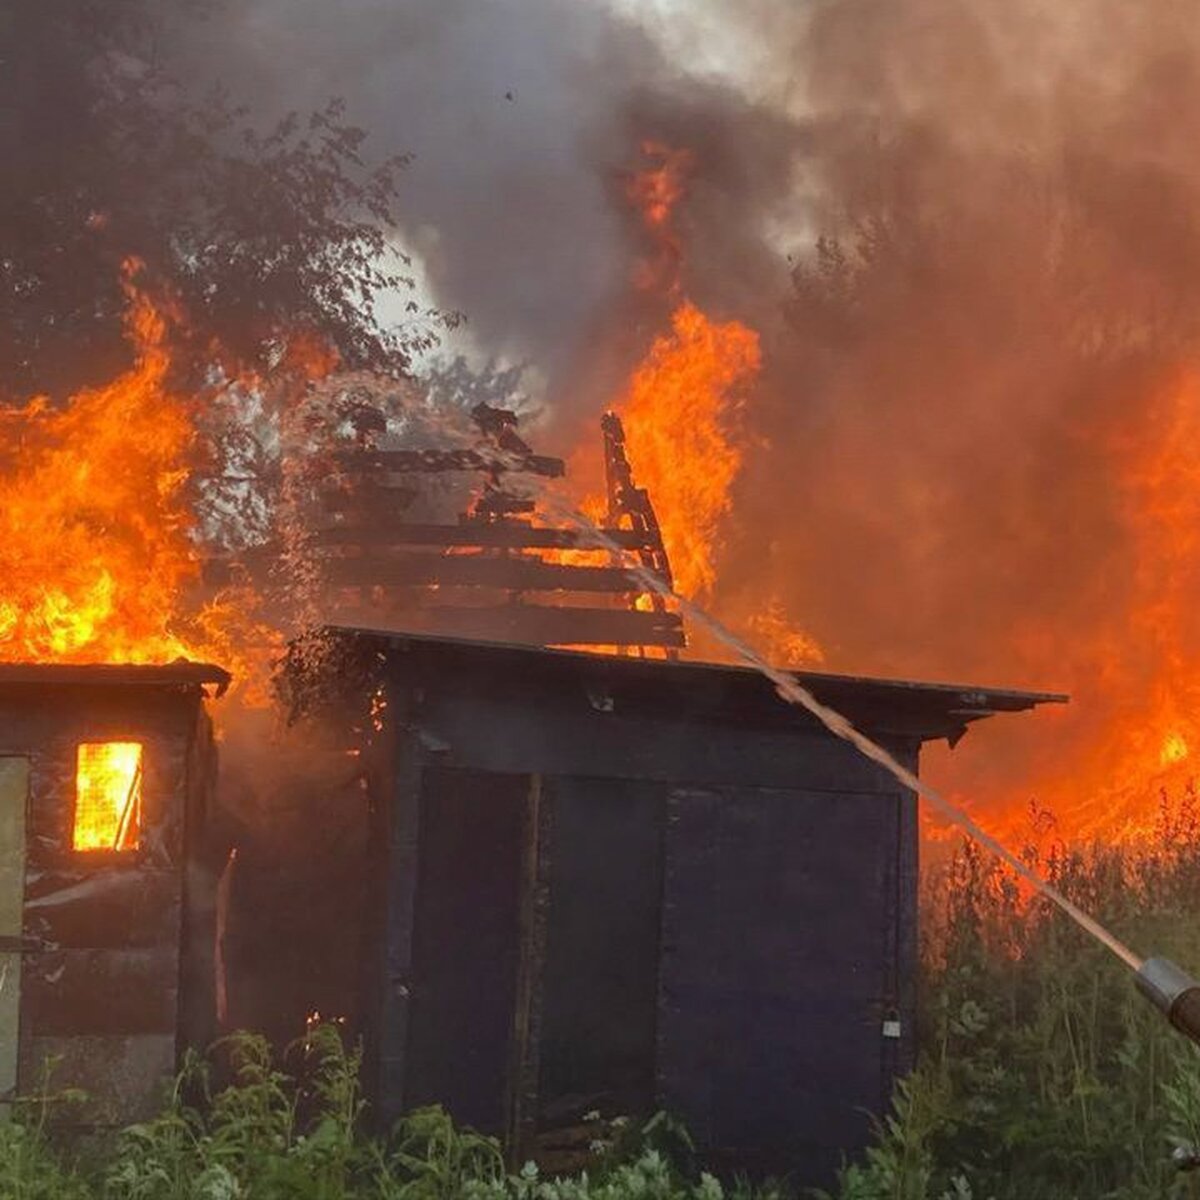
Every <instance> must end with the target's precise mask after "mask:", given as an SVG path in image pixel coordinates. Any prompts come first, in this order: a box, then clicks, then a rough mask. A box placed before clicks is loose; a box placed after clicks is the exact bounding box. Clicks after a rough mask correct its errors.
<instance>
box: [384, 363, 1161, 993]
mask: <svg viewBox="0 0 1200 1200" xmlns="http://www.w3.org/2000/svg"><path fill="white" fill-rule="evenodd" d="M365 390H368V391H370V390H371V388H370V387H369V386H368V387H366V388H365ZM410 415H413V416H418V415H419V417H420V418H421V420H422V421H423V422H424V423H425V424H426V425H427V426H428V427H429V428H432V429H436V430H437V431H438V432H440V433H441V434H443V435H444V436H446V437H448V438H449V439H450V440H451V441H453V442H455V443H458V444H460V445H462V446H477V445H478V442H479V432H478V430H477V429H474V430H473V429H472V428H471V427H470V426H469V425H468V424H467V421H466V416H465V414H462V413H451V412H445V411H442V412H438V411H437V410H435V409H432V408H429V407H424V406H422V407H420V408H419V409H418V408H416V407H413V408H411V409H410ZM488 449H489V453H490V454H491V455H492V456H493V457H494V458H495V459H496V460H497V461H500V462H505V461H507V460H511V462H510V465H511V467H512V469H514V470H520V469H521V463H520V461H519V456H518V455H513V454H511V453H510V452H508V451H506V450H504V449H502V448H500V447H493V446H489V447H488ZM536 487H537V490H538V491H539V492H540V496H539V497H538V498H539V499H540V501H541V503H542V505H543V507H544V508H545V510H546V511H547V512H548V513H550V514H551V515H552V516H553V517H554V518H556V519H557V520H559V521H561V522H562V523H564V524H566V525H570V526H571V527H572V528H574V529H575V530H576V531H577V532H578V533H579V534H580V536H581V537H582V538H583V539H584V540H585V541H587V542H589V543H590V544H591V545H592V546H593V547H594V548H595V549H597V550H605V551H607V552H608V553H609V554H610V555H611V556H612V557H613V560H614V562H617V563H620V564H621V565H622V569H623V570H625V571H626V573H627V574H628V575H629V576H630V578H632V579H634V580H635V581H636V582H637V583H638V585H639V586H640V588H641V589H642V590H643V591H645V592H648V593H649V592H652V593H654V594H656V595H658V596H661V597H662V598H663V599H664V600H670V601H672V602H673V603H674V604H676V605H677V606H678V608H679V610H680V612H681V613H682V614H683V615H684V616H685V617H687V619H688V620H690V621H691V622H692V623H693V624H694V625H698V626H702V627H703V628H705V629H707V630H708V632H709V633H711V634H712V636H713V637H715V638H716V639H717V640H718V641H719V642H721V643H722V644H724V645H725V646H727V647H728V648H729V649H730V650H732V651H733V652H734V653H735V654H736V655H737V656H738V657H739V658H740V659H742V661H743V662H745V663H746V664H747V665H748V666H750V667H753V668H754V670H756V671H758V672H759V674H761V675H764V676H765V677H766V678H767V679H769V680H770V681H771V683H773V684H774V685H775V689H776V691H777V692H778V694H779V695H780V697H781V698H782V699H783V700H785V701H786V702H787V703H788V704H793V705H795V706H796V707H798V708H803V709H805V710H807V711H808V712H809V713H811V714H812V716H814V717H815V718H816V719H817V720H818V721H820V723H821V724H822V725H823V726H824V727H825V728H826V729H828V730H829V732H830V733H832V734H833V735H834V736H835V737H839V738H841V739H842V740H843V741H846V742H849V743H850V744H851V745H852V746H854V747H855V748H856V749H857V750H858V751H859V752H860V753H862V754H864V755H865V756H866V757H867V758H869V759H871V760H872V761H873V762H876V763H878V764H879V765H880V766H881V767H883V769H884V770H885V771H887V772H888V773H889V774H891V775H892V776H893V777H894V778H895V779H896V780H897V781H898V782H899V783H901V784H903V786H904V787H906V788H909V789H910V790H911V791H913V792H914V793H916V794H917V795H918V796H921V797H923V798H924V799H925V800H927V801H928V802H929V803H930V804H931V805H932V806H933V807H934V808H935V809H937V811H938V812H940V813H941V814H942V815H943V816H945V817H946V818H947V819H948V820H950V821H951V822H953V823H954V824H955V825H957V826H958V827H959V828H960V829H962V830H964V831H965V832H966V833H967V834H968V836H970V837H971V838H972V839H973V840H974V841H975V842H977V843H978V844H979V845H981V846H983V847H984V848H985V849H987V850H990V851H991V852H992V853H993V854H994V855H995V856H996V857H997V858H998V859H1000V861H1001V862H1003V863H1006V864H1007V865H1008V866H1009V867H1011V868H1012V870H1013V871H1014V872H1015V873H1016V874H1017V875H1018V876H1019V877H1020V878H1022V879H1024V880H1025V881H1026V882H1027V883H1028V884H1029V885H1030V886H1031V887H1033V888H1034V889H1036V890H1037V891H1038V892H1040V893H1041V894H1042V895H1043V896H1045V897H1046V898H1047V899H1048V900H1050V901H1051V902H1052V903H1053V904H1055V905H1057V906H1058V908H1060V909H1061V910H1062V911H1063V912H1064V913H1065V914H1066V915H1067V916H1068V917H1069V918H1070V919H1071V920H1072V921H1074V922H1075V924H1076V925H1078V926H1079V928H1080V929H1082V930H1083V931H1084V932H1085V933H1087V934H1089V935H1090V936H1091V937H1093V938H1095V940H1096V941H1097V942H1099V943H1100V944H1101V945H1102V946H1104V947H1105V949H1107V950H1109V951H1111V953H1112V954H1114V955H1115V956H1116V957H1117V958H1118V959H1119V960H1120V961H1121V962H1122V963H1123V964H1124V965H1125V966H1127V967H1128V968H1129V969H1130V970H1131V971H1134V972H1135V973H1136V972H1137V971H1138V970H1140V968H1141V966H1142V963H1143V962H1144V959H1143V958H1142V957H1141V956H1140V955H1138V954H1136V953H1135V952H1134V951H1133V950H1131V949H1130V948H1129V947H1128V946H1126V945H1125V943H1124V942H1122V941H1121V940H1120V939H1119V938H1118V937H1116V935H1115V934H1113V933H1111V932H1110V931H1109V930H1107V929H1106V928H1105V927H1104V926H1103V925H1101V924H1100V922H1099V921H1097V920H1096V919H1095V918H1094V917H1092V916H1090V915H1089V914H1088V913H1086V912H1084V911H1083V909H1081V908H1080V907H1079V906H1078V905H1076V904H1075V903H1073V902H1072V901H1071V900H1069V899H1068V898H1067V897H1066V896H1064V895H1063V894H1062V892H1060V891H1059V890H1058V889H1057V888H1056V887H1054V886H1053V884H1051V883H1049V882H1048V881H1047V880H1045V879H1043V878H1042V877H1041V876H1040V875H1039V874H1038V873H1037V872H1036V871H1034V870H1033V869H1032V868H1031V867H1030V866H1029V865H1028V864H1027V863H1025V862H1023V861H1022V860H1021V859H1020V858H1018V857H1017V856H1016V855H1015V854H1013V852H1012V851H1011V850H1009V849H1008V848H1007V847H1006V846H1004V845H1003V844H1002V843H1001V842H998V841H997V840H996V839H995V838H994V837H993V836H992V835H991V834H990V833H988V832H987V831H986V830H985V829H982V828H980V826H979V825H978V824H976V822H975V821H974V819H973V818H972V817H971V816H970V815H969V814H968V813H966V812H964V811H963V810H962V809H961V808H959V807H958V806H957V805H956V804H952V803H951V802H950V801H949V800H947V799H946V797H945V796H943V795H942V794H941V793H940V792H939V791H937V789H936V788H933V787H930V786H929V784H927V783H924V782H922V781H921V780H920V779H918V778H917V776H916V775H914V774H913V772H912V771H910V770H909V769H908V768H907V767H905V766H904V765H903V764H902V763H900V762H899V761H897V759H895V758H894V757H893V756H892V755H891V754H889V753H888V751H887V750H885V749H884V748H883V747H882V746H880V745H879V744H878V743H876V742H874V741H872V740H871V739H870V738H869V737H867V736H866V734H864V733H862V732H861V731H860V730H858V729H856V728H855V727H854V725H853V724H852V723H851V722H850V721H849V720H847V719H846V718H845V717H844V716H842V714H841V713H839V712H838V711H836V709H832V708H830V707H829V706H828V705H826V704H822V703H821V702H820V701H819V700H818V699H817V698H816V697H815V696H814V695H813V694H812V693H811V692H810V691H809V690H808V689H807V688H806V687H804V685H803V684H801V683H800V681H799V680H798V679H797V678H796V676H795V675H793V674H792V673H790V672H788V671H784V670H781V669H780V668H778V667H773V666H771V664H770V663H768V662H767V661H766V659H764V658H763V657H762V656H761V655H760V654H758V653H757V651H755V650H754V649H753V648H752V647H751V646H749V645H748V644H747V643H746V642H744V641H743V640H742V639H741V638H740V637H738V636H737V634H735V633H733V632H732V630H729V629H727V628H726V627H725V626H724V625H723V624H721V622H720V621H718V620H717V618H716V617H714V616H712V615H711V614H710V613H709V612H707V611H706V610H705V609H703V608H701V607H700V606H699V605H698V604H696V603H695V602H694V601H691V600H689V599H687V597H685V596H680V595H679V594H678V593H676V592H675V591H674V590H673V589H672V588H670V587H669V586H668V585H667V583H666V581H665V580H663V579H661V578H660V577H659V576H658V575H656V574H655V573H654V572H653V571H651V570H649V569H647V568H646V567H644V566H642V565H641V564H640V563H630V562H629V561H628V555H627V554H626V552H625V551H624V550H623V549H622V548H621V547H620V546H618V545H617V543H616V542H614V541H613V539H612V538H610V537H608V536H607V535H606V534H605V532H604V531H603V530H602V529H600V528H599V527H598V526H597V525H596V524H595V523H594V522H593V521H591V520H590V519H589V518H588V517H586V516H585V515H584V514H583V513H581V512H578V511H577V510H576V509H575V508H574V507H573V505H571V504H570V503H567V502H565V501H564V500H563V498H562V497H561V496H560V495H558V494H556V493H555V492H553V491H552V490H551V489H550V488H549V487H547V486H546V484H545V483H544V482H543V481H538V483H537V484H536Z"/></svg>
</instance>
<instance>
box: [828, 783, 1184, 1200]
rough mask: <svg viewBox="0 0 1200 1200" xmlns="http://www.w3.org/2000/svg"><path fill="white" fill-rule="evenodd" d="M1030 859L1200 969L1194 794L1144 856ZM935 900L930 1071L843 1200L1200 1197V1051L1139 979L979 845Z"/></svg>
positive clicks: (928, 994)
mask: <svg viewBox="0 0 1200 1200" xmlns="http://www.w3.org/2000/svg"><path fill="white" fill-rule="evenodd" d="M1025 853H1026V857H1027V859H1028V861H1030V862H1031V864H1032V865H1034V866H1035V867H1036V868H1037V869H1038V870H1039V871H1041V872H1042V873H1044V874H1045V875H1046V876H1047V877H1048V878H1049V879H1050V881H1051V882H1052V883H1053V884H1054V885H1055V886H1056V887H1057V888H1059V889H1060V890H1061V891H1063V892H1065V893H1066V894H1067V895H1068V896H1070V897H1072V898H1073V899H1074V900H1076V902H1077V903H1079V904H1080V905H1081V906H1082V907H1084V908H1085V909H1087V910H1088V911H1090V912H1092V913H1094V914H1096V915H1097V916H1098V917H1099V918H1100V919H1101V920H1102V921H1103V923H1104V924H1105V925H1107V926H1108V927H1109V928H1111V929H1112V930H1113V931H1114V932H1115V933H1116V934H1117V936H1118V937H1120V938H1121V939H1122V940H1123V941H1125V942H1126V943H1127V944H1129V945H1132V946H1134V947H1136V948H1138V949H1141V950H1142V951H1143V952H1146V953H1150V952H1153V953H1155V954H1162V955H1165V956H1166V957H1169V958H1172V959H1174V960H1175V961H1176V962H1178V963H1179V964H1180V965H1181V966H1183V967H1184V968H1185V969H1189V970H1192V971H1193V972H1194V971H1195V970H1196V968H1197V967H1200V927H1198V926H1197V925H1196V923H1195V921H1194V919H1193V917H1192V913H1191V909H1192V906H1193V905H1194V903H1195V898H1196V897H1197V896H1200V836H1198V830H1197V822H1196V817H1195V811H1194V798H1193V797H1192V796H1191V795H1190V794H1189V795H1188V796H1186V797H1184V799H1183V801H1182V802H1181V803H1180V804H1179V805H1176V806H1174V807H1172V806H1168V805H1167V804H1165V803H1164V805H1163V809H1162V813H1161V817H1160V820H1159V823H1158V828H1157V830H1156V833H1155V835H1154V837H1153V838H1152V839H1151V840H1150V841H1149V842H1148V843H1146V844H1143V845H1140V846H1139V847H1137V848H1136V849H1128V848H1126V849H1119V848H1113V847H1095V848H1093V849H1090V850H1087V851H1082V850H1073V849H1068V848H1067V847H1065V846H1064V845H1062V844H1061V843H1052V844H1051V845H1049V846H1048V847H1043V848H1035V847H1029V848H1028V849H1027V850H1026V852H1025ZM925 908H926V916H925V922H926V926H927V928H930V935H929V944H928V946H927V948H926V955H925V958H926V966H925V979H924V985H923V986H924V997H923V1001H922V1016H923V1019H924V1026H925V1027H924V1029H923V1030H922V1038H921V1044H922V1048H923V1057H922V1062H921V1065H920V1067H919V1069H918V1070H917V1071H916V1073H915V1074H914V1075H913V1076H912V1077H911V1078H910V1079H909V1080H906V1081H905V1082H904V1083H903V1084H902V1085H901V1087H900V1088H899V1089H898V1090H897V1094H896V1098H895V1105H894V1110H893V1113H892V1115H891V1116H890V1117H889V1118H887V1120H886V1121H884V1122H883V1123H881V1124H880V1125H879V1126H878V1128H877V1132H876V1140H875V1144H874V1146H873V1147H872V1148H871V1149H870V1151H868V1153H867V1156H866V1159H865V1161H863V1162H860V1163H856V1164H853V1165H850V1166H848V1167H847V1168H846V1169H845V1170H844V1171H843V1173H842V1177H841V1191H840V1195H841V1197H842V1200H876V1198H879V1200H882V1198H884V1197H887V1198H888V1200H927V1198H928V1200H943V1198H948V1200H968V1198H971V1200H1064V1198H1067V1197H1076V1196H1078V1197H1106V1198H1109V1200H1150V1198H1151V1197H1164V1196H1192V1195H1200V1188H1198V1186H1197V1181H1196V1176H1194V1175H1192V1174H1184V1173H1181V1172H1180V1171H1179V1170H1178V1166H1179V1164H1180V1163H1182V1162H1185V1161H1187V1160H1188V1159H1189V1157H1190V1156H1191V1155H1192V1154H1193V1152H1194V1149H1195V1148H1196V1147H1200V1053H1198V1052H1197V1051H1196V1049H1195V1048H1194V1047H1193V1046H1192V1045H1191V1044H1190V1043H1189V1042H1187V1041H1185V1040H1184V1039H1183V1038H1182V1037H1181V1036H1180V1035H1179V1034H1177V1033H1175V1032H1174V1031H1173V1030H1172V1029H1170V1027H1169V1026H1168V1025H1167V1024H1166V1022H1165V1021H1164V1020H1163V1019H1162V1017H1161V1015H1160V1014H1159V1013H1158V1012H1157V1011H1156V1010H1154V1009H1153V1008H1152V1007H1151V1006H1150V1005H1149V1004H1148V1003H1147V1002H1146V1001H1145V1000H1144V999H1143V998H1142V997H1140V996H1139V995H1137V993H1136V991H1135V988H1134V985H1133V980H1132V978H1131V975H1130V973H1129V971H1128V970H1127V969H1126V968H1124V967H1122V966H1121V965H1120V964H1119V963H1118V962H1117V961H1116V959H1114V958H1113V957H1112V956H1111V955H1110V954H1109V952H1108V951H1107V950H1105V949H1103V948H1102V947H1100V946H1098V945H1097V944H1096V943H1095V942H1093V941H1092V940H1091V939H1090V938H1089V937H1088V936H1087V935H1086V934H1083V933H1082V932H1080V931H1079V930H1077V929H1076V928H1075V927H1074V926H1073V925H1072V924H1071V923H1070V922H1069V921H1067V920H1065V919H1064V918H1063V916H1062V914H1061V913H1059V912H1058V911H1057V910H1055V909H1053V908H1052V907H1051V906H1050V905H1049V903H1048V902H1046V901H1044V900H1042V899H1041V898H1040V897H1034V898H1030V897H1028V896H1025V895H1023V894H1022V892H1021V890H1020V888H1019V887H1018V885H1017V883H1016V882H1015V880H1014V879H1013V877H1012V876H1011V875H1010V874H1009V873H1008V872H1006V871H1004V870H1003V869H1001V868H1000V867H999V866H997V865H996V864H994V863H992V862H991V860H990V859H988V858H986V857H985V856H984V855H983V854H982V853H981V852H979V851H978V850H976V849H975V848H974V847H971V846H965V847H963V848H962V849H961V850H960V851H959V852H958V853H957V854H956V855H955V856H954V858H953V860H952V862H950V864H949V865H948V867H947V868H946V869H945V871H944V872H943V873H942V875H941V877H940V878H939V879H938V880H937V881H936V883H935V884H934V885H932V886H931V888H930V894H929V896H928V897H927V903H926V906H925ZM1173 1151H1174V1152H1175V1153H1174V1158H1173V1156H1172V1152H1173Z"/></svg>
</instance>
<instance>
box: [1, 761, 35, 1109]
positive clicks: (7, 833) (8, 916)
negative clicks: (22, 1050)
mask: <svg viewBox="0 0 1200 1200" xmlns="http://www.w3.org/2000/svg"><path fill="white" fill-rule="evenodd" d="M28 794H29V760H28V759H27V758H0V937H12V938H20V936H21V933H22V926H23V922H24V903H25V801H26V797H27V796H28ZM20 1015H21V954H20V952H19V951H17V952H10V953H3V952H0V1114H7V1112H8V1106H7V1105H6V1104H5V1103H4V1100H5V1098H6V1097H9V1096H11V1095H12V1094H13V1093H14V1092H15V1090H16V1086H17V1053H18V1046H19V1044H20V1027H19V1022H20Z"/></svg>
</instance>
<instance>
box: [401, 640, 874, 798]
mask: <svg viewBox="0 0 1200 1200" xmlns="http://www.w3.org/2000/svg"><path fill="white" fill-rule="evenodd" d="M596 657H597V668H598V671H597V674H596V675H594V676H592V687H593V689H594V693H593V695H591V696H589V695H588V694H587V692H586V691H585V687H586V686H587V684H586V683H585V681H581V682H580V685H579V688H578V690H577V692H576V693H575V694H574V695H569V694H563V693H559V692H554V693H550V694H548V695H546V696H545V697H544V702H537V703H535V702H532V701H531V700H530V699H529V698H528V697H527V696H525V695H523V694H522V693H521V692H520V691H519V690H518V689H517V687H515V686H514V687H512V688H511V689H505V690H504V691H503V692H501V691H500V690H499V689H496V692H495V693H494V694H486V693H483V691H482V688H483V686H486V685H480V683H479V681H477V680H475V679H467V680H465V681H463V683H462V686H463V687H464V688H465V687H478V688H479V690H480V694H475V695H469V694H467V695H447V694H445V693H444V692H443V691H441V690H439V689H438V687H437V685H436V683H428V684H426V685H425V686H424V690H423V704H422V708H421V714H420V731H421V733H422V735H423V736H425V737H427V738H429V739H431V741H432V742H433V744H438V745H444V746H446V747H448V749H447V750H446V751H445V755H446V761H447V763H448V764H452V765H454V766H460V767H473V768H478V769H481V770H487V771H503V772H513V773H519V772H532V771H541V772H543V773H544V774H545V775H547V776H550V775H593V776H597V777H600V778H623V779H646V780H660V781H663V782H668V783H675V784H682V783H695V784H717V783H728V784H735V783H758V784H762V785H764V786H773V787H797V786H804V787H806V788H808V789H812V790H827V791H829V792H830V793H833V794H838V793H840V792H842V791H844V790H846V789H848V788H849V789H853V790H854V791H856V792H875V793H882V794H889V793H893V792H894V791H895V789H896V781H895V780H894V779H893V778H892V776H891V775H890V774H889V773H888V772H887V771H885V770H884V769H883V768H882V767H881V766H879V764H878V763H874V762H872V761H871V760H870V759H868V758H866V757H865V756H864V755H862V754H860V753H859V752H858V751H857V750H856V749H855V748H854V747H853V746H851V745H850V744H849V743H848V742H843V741H840V740H838V739H836V738H833V737H830V736H829V735H828V734H827V733H825V732H823V731H821V730H817V729H812V728H808V727H806V726H804V725H803V724H802V723H801V722H800V720H799V719H797V721H796V725H795V727H794V728H793V729H790V730H788V729H777V730H759V729H753V728H744V727H739V726H736V725H732V724H731V723H722V722H720V721H713V720H705V719H703V718H702V717H699V716H697V715H696V714H695V713H688V712H683V711H681V712H679V713H678V714H677V715H674V716H673V717H670V716H663V715H662V714H659V715H657V716H652V715H648V714H647V713H646V712H645V711H641V710H631V711H627V712H626V711H623V710H622V706H621V704H620V702H619V701H618V702H617V704H616V708H615V710H614V711H608V712H606V711H602V710H598V709H597V708H596V707H595V706H594V705H595V704H596V703H603V702H604V700H605V697H604V695H603V684H602V682H600V681H601V679H602V676H601V675H600V674H599V672H600V671H602V670H603V668H604V666H605V658H606V657H608V656H600V655H597V656H596ZM515 682H519V681H515ZM401 703H402V700H401V699H400V698H399V697H398V699H397V701H396V702H395V703H394V705H393V711H406V710H404V709H402V708H400V704H401ZM409 703H411V701H409ZM884 744H885V745H886V746H888V747H889V748H892V749H896V748H897V747H896V743H895V742H893V741H891V740H888V741H885V743H884Z"/></svg>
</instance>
